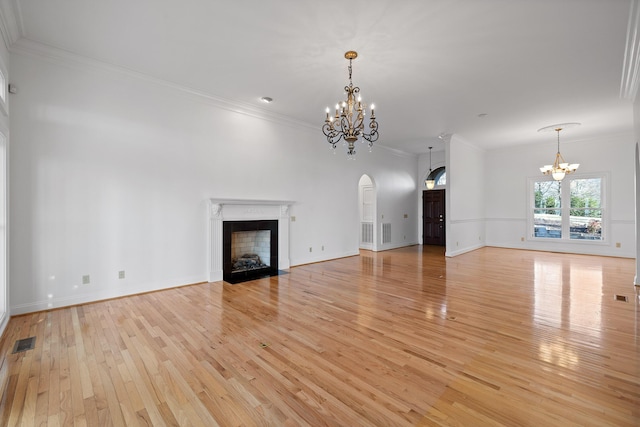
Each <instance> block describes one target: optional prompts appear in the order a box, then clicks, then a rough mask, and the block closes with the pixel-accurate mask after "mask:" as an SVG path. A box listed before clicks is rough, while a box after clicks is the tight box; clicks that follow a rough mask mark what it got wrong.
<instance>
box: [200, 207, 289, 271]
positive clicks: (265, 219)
mask: <svg viewBox="0 0 640 427" xmlns="http://www.w3.org/2000/svg"><path fill="white" fill-rule="evenodd" d="M207 202H208V233H207V234H208V236H207V247H208V253H207V257H208V262H207V264H208V269H209V281H210V282H218V281H220V280H225V281H228V280H233V281H234V282H235V281H236V280H235V278H234V277H236V276H237V277H242V276H243V275H244V276H245V277H246V276H252V275H253V278H255V277H261V276H262V275H271V274H278V273H279V272H282V271H283V270H288V269H289V267H290V264H289V225H290V224H289V221H290V217H289V207H290V206H291V205H292V204H293V202H291V201H281V200H242V199H208V200H207ZM243 224H244V225H243ZM256 224H258V225H259V226H258V227H256ZM229 227H231V228H229ZM229 230H230V231H229ZM234 232H236V233H239V234H238V235H236V239H237V241H238V242H241V244H240V247H241V249H239V252H242V253H241V254H240V255H238V254H237V253H236V252H233V253H234V254H235V256H234V255H232V249H231V245H232V244H233V242H232V240H233V237H232V235H233V233H234ZM266 234H268V235H269V243H268V250H267V249H265V248H264V247H265V246H266V245H267V244H266V243H265V240H266V238H265V237H266ZM225 236H226V237H225ZM227 238H228V239H229V240H228V242H229V243H227V240H226V239H227ZM254 240H257V241H258V243H259V245H258V246H257V247H255V246H248V245H253V243H248V242H252V241H254ZM238 242H236V243H238ZM227 255H228V256H227ZM243 255H256V256H257V258H259V259H260V262H259V263H258V261H257V258H256V257H249V258H247V259H244V260H240V264H245V266H246V267H247V268H244V270H243V272H242V273H241V274H234V273H231V269H232V265H231V263H232V259H233V258H234V257H235V258H236V259H237V258H239V257H240V258H241V257H242V256H243ZM259 264H264V265H265V266H268V267H265V266H260V265H259ZM256 266H257V268H249V267H256ZM238 267H240V265H238ZM249 270H256V271H254V272H250V271H249ZM265 273H268V274H265ZM244 280H250V279H246V278H245V279H244Z"/></svg>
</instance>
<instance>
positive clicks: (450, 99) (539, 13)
mask: <svg viewBox="0 0 640 427" xmlns="http://www.w3.org/2000/svg"><path fill="white" fill-rule="evenodd" d="M10 1H13V3H11V8H10V9H11V10H12V12H13V15H14V17H15V19H14V23H15V28H16V29H17V30H16V35H15V36H14V37H13V38H14V39H17V42H16V43H15V44H14V45H13V46H14V47H15V48H16V49H19V47H20V46H21V45H26V44H30V45H33V43H32V42H36V43H38V44H39V45H40V44H41V45H46V46H47V47H51V48H55V49H54V50H53V51H54V52H55V51H57V52H60V51H58V49H60V50H63V51H65V53H73V54H77V55H80V56H83V57H88V58H91V59H94V60H97V61H100V62H103V63H106V64H109V65H110V66H117V67H122V68H125V69H127V70H132V71H135V72H138V73H142V74H145V75H148V76H151V77H153V78H157V79H161V80H164V81H167V82H170V83H172V84H174V85H178V86H181V87H184V88H188V89H190V90H195V91H198V92H202V93H206V94H208V95H210V96H212V97H215V98H220V99H224V100H229V101H232V102H234V103H238V104H241V105H247V106H251V107H252V108H259V109H264V110H268V114H272V115H282V116H286V117H287V119H293V120H295V121H299V122H303V123H306V124H308V125H310V126H317V128H318V140H319V141H324V140H325V139H324V136H323V135H322V132H321V126H322V123H323V120H324V116H325V113H324V110H325V107H327V106H334V105H335V104H336V102H337V101H338V100H342V99H343V88H344V86H345V85H346V84H347V83H348V74H347V66H348V61H347V60H346V59H344V52H346V51H347V50H356V51H358V53H359V56H358V58H357V59H356V60H354V62H353V82H354V84H355V85H356V86H359V87H360V88H361V90H362V96H363V98H364V100H365V101H367V102H375V104H376V116H377V118H378V122H379V124H380V133H381V136H380V140H379V141H378V144H380V145H384V146H387V147H391V148H395V149H398V150H402V151H405V152H409V153H424V152H427V151H428V150H427V147H428V146H429V145H434V146H436V147H435V149H436V150H437V149H438V148H441V145H442V144H441V143H440V142H439V139H438V138H437V137H438V135H440V134H443V133H444V134H454V133H455V134H458V135H460V137H462V138H463V139H465V140H467V141H468V142H470V143H471V144H473V145H476V146H478V147H480V148H483V149H494V148H498V147H505V146H511V145H515V144H528V143H537V142H540V143H542V142H547V143H548V142H549V141H551V144H552V143H553V141H554V140H555V135H553V134H549V133H546V134H543V133H538V132H537V129H539V128H542V127H544V126H548V125H552V124H555V123H562V122H580V123H582V126H580V127H578V128H572V129H571V131H569V130H567V132H566V133H565V134H563V141H571V140H575V141H578V140H580V139H581V138H587V137H589V138H592V137H594V136H595V137H598V136H599V135H602V136H603V137H604V136H606V135H611V134H613V133H621V132H631V131H632V100H631V98H632V97H621V95H620V94H621V90H620V88H621V83H624V82H623V80H622V75H623V64H624V62H625V46H626V43H627V27H628V26H629V15H630V7H631V0H535V1H534V0H457V1H456V0H411V1H392V0H366V1H365V0H354V1H349V2H345V1H338V0H324V1H312V0H273V1H265V0H236V1H212V0H181V1H180V2H177V1H175V0H135V1H132V0H108V1H97V0H90V1H87V0H10ZM5 14H6V8H5ZM5 19H7V18H6V17H5ZM262 96H269V97H271V98H273V99H274V101H273V102H272V103H271V104H264V103H262V102H261V101H260V97H262ZM483 114H484V115H485V116H484V117H481V116H480V115H483ZM551 144H547V145H546V146H550V145H551Z"/></svg>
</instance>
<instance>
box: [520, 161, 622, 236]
mask: <svg viewBox="0 0 640 427" xmlns="http://www.w3.org/2000/svg"><path fill="white" fill-rule="evenodd" d="M592 178H599V179H600V180H601V186H600V207H599V208H598V209H599V210H600V211H601V213H602V215H601V227H602V234H601V239H600V240H582V239H571V238H570V236H571V234H570V232H569V226H570V224H569V219H568V218H569V211H570V210H571V203H570V202H569V203H564V204H563V206H562V207H561V211H562V216H561V218H562V236H563V237H561V238H548V237H536V236H535V233H534V214H533V211H534V210H535V206H534V205H535V191H534V190H533V184H534V183H535V182H552V181H553V178H551V177H550V176H535V177H528V178H527V199H528V203H527V205H528V206H527V226H526V227H527V228H526V234H525V235H526V239H527V241H529V242H544V243H547V242H549V243H551V244H554V245H556V244H564V243H568V244H576V245H588V246H609V245H611V238H610V234H611V224H612V221H611V219H610V218H609V216H610V215H609V200H608V199H609V194H610V191H609V187H610V185H611V184H610V182H611V179H610V174H609V173H608V172H594V173H585V174H575V175H574V174H572V175H571V176H567V177H565V178H564V179H563V180H562V181H561V182H560V192H561V195H564V196H565V199H567V200H569V201H570V200H571V198H570V189H569V187H570V182H571V181H572V180H576V179H592ZM567 196H569V197H567ZM565 218H566V219H565Z"/></svg>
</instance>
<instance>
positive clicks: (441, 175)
mask: <svg viewBox="0 0 640 427" xmlns="http://www.w3.org/2000/svg"><path fill="white" fill-rule="evenodd" d="M429 178H431V179H433V180H434V181H435V182H436V187H439V186H444V185H447V171H446V170H445V168H444V166H440V167H439V168H436V169H434V170H433V171H432V172H431V173H430V174H429V176H428V177H427V179H429Z"/></svg>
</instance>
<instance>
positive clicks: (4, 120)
mask: <svg viewBox="0 0 640 427" xmlns="http://www.w3.org/2000/svg"><path fill="white" fill-rule="evenodd" d="M0 33H1V34H2V40H0V69H1V70H2V73H3V75H4V76H5V78H6V82H5V87H4V90H5V95H6V96H5V102H4V103H1V101H0V103H1V104H2V105H0V336H2V333H3V332H4V329H5V327H6V326H7V323H8V322H9V316H10V313H11V311H10V310H9V285H8V278H9V272H8V258H9V255H8V250H7V247H8V241H7V239H8V234H9V220H8V217H7V209H8V203H9V200H8V199H9V197H8V185H7V181H8V166H9V165H8V162H7V161H6V160H7V155H8V152H9V133H10V132H9V131H10V128H9V104H10V101H9V97H10V96H9V92H8V87H7V86H8V83H9V59H10V55H9V51H8V49H7V45H8V44H9V43H8V42H9V40H6V39H4V37H5V36H6V34H7V33H6V31H1V32H0Z"/></svg>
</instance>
